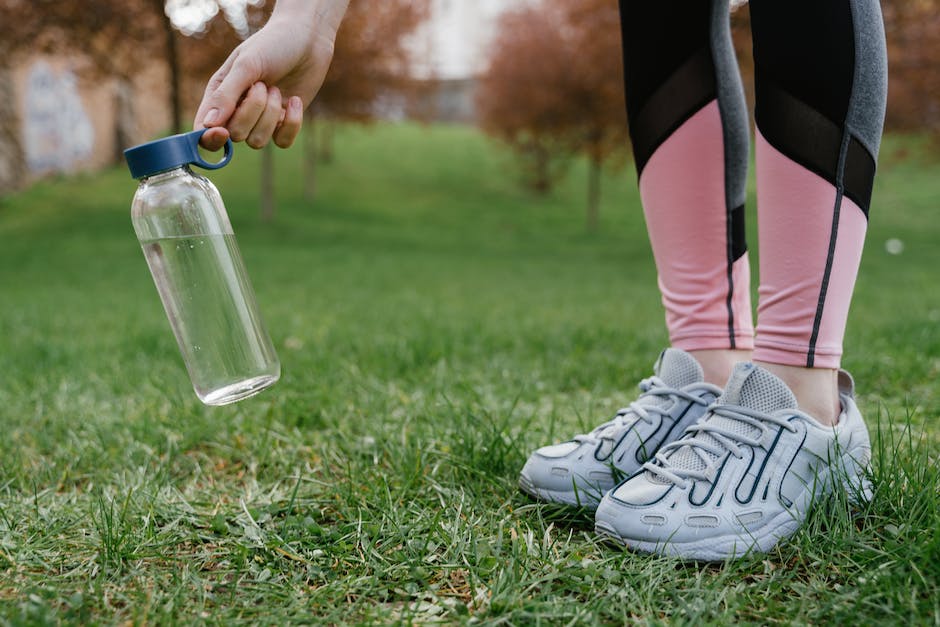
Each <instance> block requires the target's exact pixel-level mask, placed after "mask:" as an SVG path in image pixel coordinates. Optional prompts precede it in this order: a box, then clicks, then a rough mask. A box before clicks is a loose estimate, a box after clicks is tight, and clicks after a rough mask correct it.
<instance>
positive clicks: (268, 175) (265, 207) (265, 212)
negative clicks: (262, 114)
mask: <svg viewBox="0 0 940 627" xmlns="http://www.w3.org/2000/svg"><path fill="white" fill-rule="evenodd" d="M275 209H276V204H275V199H274V144H270V143H269V144H268V145H267V146H265V148H264V150H262V151H261V219H262V220H263V221H265V222H273V221H274V212H275Z"/></svg>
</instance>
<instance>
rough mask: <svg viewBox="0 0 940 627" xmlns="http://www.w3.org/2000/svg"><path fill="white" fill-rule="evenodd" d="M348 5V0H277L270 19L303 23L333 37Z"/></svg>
mask: <svg viewBox="0 0 940 627" xmlns="http://www.w3.org/2000/svg"><path fill="white" fill-rule="evenodd" d="M348 6H349V0H277V4H275V5H274V11H273V13H272V14H271V21H274V20H278V21H280V20H281V19H284V20H288V21H291V22H294V23H295V24H297V23H303V24H307V25H310V26H312V27H314V28H315V29H316V30H317V31H319V32H320V33H322V34H327V33H328V34H330V35H332V36H333V37H335V36H336V31H338V30H339V25H340V24H341V23H342V21H343V16H344V15H345V14H346V9H347V7H348Z"/></svg>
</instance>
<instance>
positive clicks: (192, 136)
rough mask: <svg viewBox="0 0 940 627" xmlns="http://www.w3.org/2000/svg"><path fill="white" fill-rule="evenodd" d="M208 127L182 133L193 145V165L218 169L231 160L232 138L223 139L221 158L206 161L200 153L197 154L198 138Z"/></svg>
mask: <svg viewBox="0 0 940 627" xmlns="http://www.w3.org/2000/svg"><path fill="white" fill-rule="evenodd" d="M207 130H209V129H207V128H202V129H199V130H198V131H191V132H189V133H184V135H185V136H186V139H187V140H188V141H189V142H190V144H191V145H192V147H193V161H192V163H193V164H194V165H198V166H199V167H200V168H203V169H204V170H218V169H219V168H224V167H225V166H227V165H228V162H229V161H231V160H232V152H233V151H234V146H233V144H232V139H231V138H229V139H226V140H225V150H224V152H223V153H222V158H221V159H220V160H219V161H216V162H215V163H212V162H210V161H206V160H205V159H203V158H202V155H201V154H199V140H200V139H202V136H203V134H204V133H205V132H206V131H207Z"/></svg>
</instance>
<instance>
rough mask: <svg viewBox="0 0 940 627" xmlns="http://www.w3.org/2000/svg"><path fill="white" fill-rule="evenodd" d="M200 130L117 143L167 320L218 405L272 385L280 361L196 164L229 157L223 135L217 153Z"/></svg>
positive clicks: (195, 377)
mask: <svg viewBox="0 0 940 627" xmlns="http://www.w3.org/2000/svg"><path fill="white" fill-rule="evenodd" d="M204 132H205V131H204V130H200V131H193V132H191V133H183V134H181V135H174V136H172V137H167V138H164V139H159V140H156V141H152V142H149V143H146V144H141V145H140V146H135V147H133V148H129V149H127V150H126V151H124V156H125V158H126V159H127V165H128V167H129V168H130V171H131V175H132V176H133V177H134V178H136V179H139V180H140V185H139V187H138V188H137V193H136V194H134V202H133V205H132V208H131V218H132V221H133V223H134V230H135V231H136V232H137V239H138V240H139V241H140V245H141V247H142V248H143V251H144V257H146V259H147V265H148V266H150V273H151V274H152V275H153V280H154V283H156V285H157V291H158V292H159V293H160V299H161V300H162V301H163V307H164V309H165V310H166V315H167V318H169V320H170V326H171V327H172V328H173V333H174V334H175V335H176V341H177V343H178V344H179V349H180V352H181V353H182V355H183V361H184V362H185V363H186V369H187V370H188V371H189V377H190V379H191V380H192V383H193V388H195V390H196V395H197V396H198V397H199V399H200V400H201V401H202V402H203V403H205V404H207V405H227V404H229V403H234V402H235V401H238V400H241V399H244V398H248V397H249V396H253V395H255V394H257V393H258V392H260V391H261V390H263V389H265V388H267V387H270V386H271V385H273V384H274V383H275V382H276V381H277V380H278V378H279V377H280V374H281V365H280V362H278V359H277V354H276V353H275V352H274V346H273V345H272V343H271V338H270V336H269V335H268V332H267V330H265V327H264V323H263V322H262V320H261V315H260V313H259V312H258V305H257V303H256V302H255V295H254V292H253V290H252V289H251V283H250V282H249V281H248V274H247V272H246V271H245V264H244V263H243V262H242V258H241V255H240V254H239V252H238V246H237V245H236V243H235V235H234V233H233V231H232V225H231V223H230V222H229V219H228V214H226V212H225V206H224V205H223V203H222V197H221V196H220V195H219V192H218V190H217V189H216V188H215V185H213V184H212V183H211V182H210V181H209V180H208V179H207V178H205V177H204V176H201V175H199V174H196V173H194V172H193V171H192V170H191V169H190V166H192V165H197V166H199V167H201V168H205V169H208V170H215V169H218V168H221V167H223V166H225V165H226V164H228V162H229V161H230V160H231V159H232V141H231V140H229V141H228V142H227V143H226V144H225V152H224V156H223V157H222V160H221V161H219V162H218V163H209V162H207V161H206V160H205V159H203V158H202V156H201V155H200V154H199V148H198V146H199V138H200V137H202V134H203V133H204Z"/></svg>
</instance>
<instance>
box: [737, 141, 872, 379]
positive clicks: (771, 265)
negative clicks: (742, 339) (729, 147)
mask: <svg viewBox="0 0 940 627" xmlns="http://www.w3.org/2000/svg"><path fill="white" fill-rule="evenodd" d="M756 143H757V146H756V149H757V216H758V246H759V252H760V287H759V289H758V294H759V299H758V306H757V340H756V342H755V351H754V359H755V360H759V361H766V362H769V363H777V364H783V365H789V366H815V367H817V368H838V367H839V361H840V358H841V356H842V337H843V335H844V332H845V324H846V320H847V318H848V313H849V303H850V302H851V300H852V290H853V289H854V287H855V278H856V275H857V273H858V266H859V263H860V261H861V258H862V245H863V243H864V240H865V231H866V229H867V225H868V222H867V220H866V219H865V215H864V214H863V213H862V210H861V209H860V208H859V207H858V205H856V204H855V203H854V202H852V201H851V200H850V199H849V198H846V197H844V196H843V197H841V198H840V206H839V207H838V208H836V188H835V187H833V185H832V184H831V183H829V182H828V181H826V180H825V179H823V178H822V177H820V176H818V175H816V174H815V173H813V172H810V171H809V170H807V169H806V168H804V167H802V166H801V165H799V164H797V163H795V162H794V161H792V160H791V159H789V158H788V157H786V156H785V155H783V154H782V153H781V152H779V151H778V150H777V149H776V148H774V147H773V146H771V145H770V144H769V143H768V142H767V141H766V140H765V139H764V137H763V136H762V135H761V134H760V131H758V132H757V141H756ZM835 211H838V221H837V224H836V230H835V232H833V218H834V215H835ZM832 237H835V246H834V248H833V249H832V258H831V261H830V260H829V255H830V241H831V238H832ZM827 265H828V268H827ZM824 284H825V293H824V294H822V290H823V285H824Z"/></svg>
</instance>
